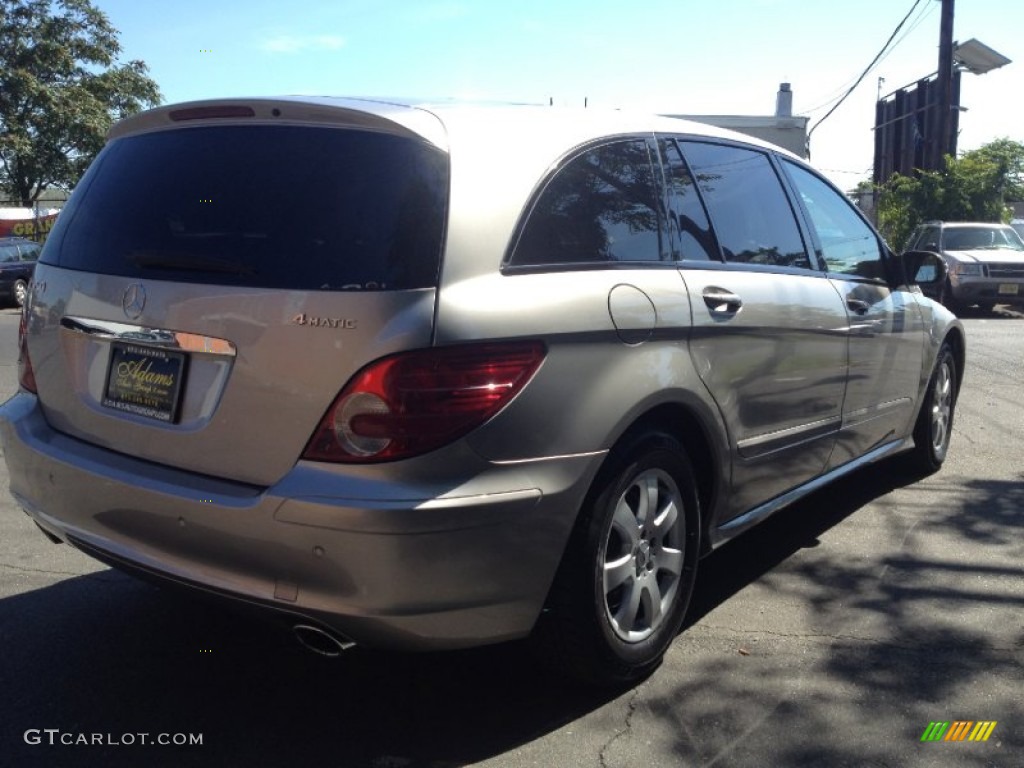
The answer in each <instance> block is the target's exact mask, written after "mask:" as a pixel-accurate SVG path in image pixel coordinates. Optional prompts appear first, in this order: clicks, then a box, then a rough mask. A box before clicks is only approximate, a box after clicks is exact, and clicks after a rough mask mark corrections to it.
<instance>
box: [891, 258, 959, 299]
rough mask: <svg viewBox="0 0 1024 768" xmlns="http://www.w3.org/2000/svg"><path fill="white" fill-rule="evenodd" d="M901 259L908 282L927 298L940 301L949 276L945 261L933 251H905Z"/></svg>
mask: <svg viewBox="0 0 1024 768" xmlns="http://www.w3.org/2000/svg"><path fill="white" fill-rule="evenodd" d="M899 258H900V261H901V262H902V267H903V274H904V275H906V277H907V282H908V283H910V285H917V286H919V287H920V288H921V292H922V293H923V294H924V295H925V296H927V297H929V298H931V299H938V297H939V296H940V295H941V294H942V287H943V286H944V285H945V283H946V277H947V276H948V274H949V267H947V266H946V262H945V260H944V259H943V258H942V257H941V256H940V255H939V254H937V253H934V252H932V251H904V253H903V254H902V255H901V256H900V257H899Z"/></svg>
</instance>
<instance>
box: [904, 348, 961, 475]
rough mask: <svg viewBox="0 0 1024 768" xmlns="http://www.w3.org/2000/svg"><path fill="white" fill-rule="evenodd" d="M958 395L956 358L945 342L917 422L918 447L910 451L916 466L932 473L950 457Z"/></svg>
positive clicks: (915, 444) (915, 433)
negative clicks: (947, 456)
mask: <svg viewBox="0 0 1024 768" xmlns="http://www.w3.org/2000/svg"><path fill="white" fill-rule="evenodd" d="M956 397H957V378H956V358H954V357H953V350H952V349H950V347H949V344H943V345H942V347H941V348H940V349H939V354H938V356H937V357H936V358H935V369H934V370H933V371H932V377H931V379H930V380H929V381H928V389H927V390H925V395H924V401H923V402H922V403H921V410H920V411H919V412H918V415H917V422H916V423H915V425H914V450H913V451H912V452H911V453H910V454H909V460H910V463H911V465H912V468H913V469H915V470H917V471H919V472H923V473H925V474H931V473H932V472H937V471H938V470H939V468H940V467H941V466H942V463H943V462H944V461H945V460H946V453H947V452H948V451H949V440H950V437H951V436H952V433H953V413H954V410H955V408H956Z"/></svg>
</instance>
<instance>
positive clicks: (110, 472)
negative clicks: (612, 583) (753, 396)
mask: <svg viewBox="0 0 1024 768" xmlns="http://www.w3.org/2000/svg"><path fill="white" fill-rule="evenodd" d="M0 438H2V440H3V446H4V450H5V456H6V460H7V464H8V468H9V470H10V477H11V493H12V494H13V496H14V497H15V499H16V500H17V501H18V503H20V504H21V506H22V507H23V508H24V509H25V511H26V512H27V513H28V514H29V515H30V516H31V517H32V518H33V519H34V520H35V521H36V522H37V523H38V524H39V525H40V526H41V527H42V528H44V529H45V530H46V531H48V532H50V533H52V534H54V535H55V536H57V537H59V538H60V539H62V540H64V541H66V542H69V543H70V544H72V545H74V546H76V547H78V548H80V549H82V550H83V551H85V552H87V553H89V554H92V555H93V556H95V557H97V558H98V559H100V560H103V561H104V562H107V563H109V564H112V565H116V566H118V567H123V568H125V569H126V570H129V571H134V572H136V573H138V574H141V575H148V576H151V577H155V578H157V579H158V580H163V581H168V582H173V583H175V584H178V585H185V586H189V587H193V588H197V589H200V590H202V591H204V592H207V593H212V594H214V595H217V596H221V597H224V598H227V599H229V600H235V601H242V602H244V603H248V604H255V605H257V606H261V607H264V608H269V609H271V610H273V611H276V612H277V613H279V614H281V615H282V617H283V618H285V619H286V620H288V621H290V622H292V623H315V624H319V625H322V626H325V627H327V628H329V629H331V630H334V631H335V632H337V633H340V634H342V635H344V636H345V637H347V638H350V639H351V640H353V641H354V642H356V643H361V644H367V645H372V646H376V647H387V648H398V649H408V650H428V649H440V648H458V647H467V646H472V645H481V644H486V643H491V642H498V641H502V640H507V639H513V638H516V637H522V636H524V635H526V634H528V633H529V631H530V630H531V629H532V627H533V624H534V622H535V621H536V618H537V616H538V614H539V612H540V609H541V607H542V606H543V602H544V599H545V597H546V594H547V591H548V588H549V586H550V583H551V580H552V579H553V577H554V573H555V570H556V569H557V566H558V563H559V560H560V558H561V554H562V550H563V548H564V545H565V542H566V540H567V538H568V535H569V531H570V530H571V527H572V523H573V520H574V518H575V513H576V510H577V509H578V507H579V504H580V501H581V499H582V498H583V496H584V494H585V493H586V489H587V487H588V486H589V484H590V481H591V479H592V477H593V475H594V474H595V473H596V471H597V468H598V466H599V465H600V461H601V459H602V456H603V454H602V453H593V454H585V455H576V456H568V457H555V458H546V459H538V460H536V461H526V462H515V463H510V464H493V463H488V462H485V461H483V460H482V459H478V460H477V461H476V462H475V463H474V462H472V461H469V462H465V463H464V466H465V469H466V472H465V478H464V482H462V483H459V484H457V485H456V484H452V483H449V484H448V485H447V489H446V490H445V491H444V492H443V493H440V494H439V493H438V492H437V490H438V489H437V487H436V485H432V484H431V483H429V482H424V483H422V484H421V485H420V486H417V484H416V483H402V484H396V483H386V482H383V481H379V480H372V479H369V480H368V479H367V478H366V477H363V478H356V479H355V480H353V479H352V478H350V477H348V476H347V475H346V474H345V472H344V471H343V469H344V468H340V467H336V466H329V465H318V464H315V463H306V462H300V463H299V464H298V465H296V467H295V468H294V469H293V471H292V472H290V473H289V474H288V475H286V476H285V477H284V478H283V479H282V480H281V481H280V482H279V483H277V484H275V485H274V486H272V487H269V488H258V487H254V486H248V485H244V484H240V483H234V482H226V481H223V480H218V479H215V478H211V477H207V476H203V475H198V474H195V473H191V472H184V471H180V470H176V469H172V468H169V467H165V466H160V465H155V464H152V463H149V462H145V461H142V460H139V459H135V458H133V457H130V456H125V455H123V454H118V453H114V452H112V451H109V450H106V449H104V448H102V447H99V446H95V445H91V444H88V443H85V442H82V441H80V440H77V439H74V438H71V437H68V436H66V435H63V434H61V433H58V432H55V431H54V430H52V429H51V428H50V427H49V425H48V424H47V423H46V420H45V418H44V417H43V414H42V412H41V409H40V407H39V405H38V400H37V399H36V397H35V396H33V395H29V394H26V393H20V394H18V395H16V396H15V397H14V398H12V399H11V400H9V401H8V402H7V403H6V404H5V405H4V406H3V407H2V408H0Z"/></svg>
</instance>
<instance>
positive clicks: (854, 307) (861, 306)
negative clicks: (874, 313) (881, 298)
mask: <svg viewBox="0 0 1024 768" xmlns="http://www.w3.org/2000/svg"><path fill="white" fill-rule="evenodd" d="M846 306H848V307H849V308H850V311H851V312H853V313H854V314H857V315H866V314H867V313H868V310H870V309H871V305H870V304H868V303H867V302H866V301H862V300H860V299H851V298H847V299H846Z"/></svg>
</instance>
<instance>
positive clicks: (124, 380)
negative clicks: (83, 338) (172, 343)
mask: <svg viewBox="0 0 1024 768" xmlns="http://www.w3.org/2000/svg"><path fill="white" fill-rule="evenodd" d="M187 367H188V355H187V354H185V353H184V352H176V351H173V350H169V349H159V348H155V347H144V346H141V345H138V344H128V343H124V342H114V343H113V344H111V349H110V364H109V366H108V367H107V378H106V380H105V381H104V385H103V401H102V403H103V406H104V407H106V408H111V409H113V410H116V411H121V412H123V413H131V414H134V415H136V416H142V417H143V418H146V419H151V420H153V421H159V422H163V423H165V424H176V423H177V422H178V416H179V409H180V405H181V393H182V390H183V388H184V381H185V375H186V369H187Z"/></svg>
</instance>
